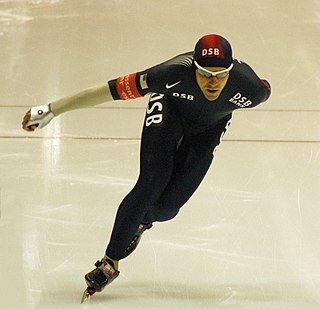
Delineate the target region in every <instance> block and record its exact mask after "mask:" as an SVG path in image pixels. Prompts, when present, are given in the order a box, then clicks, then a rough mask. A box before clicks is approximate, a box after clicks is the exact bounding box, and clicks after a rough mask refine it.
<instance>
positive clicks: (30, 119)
mask: <svg viewBox="0 0 320 309" xmlns="http://www.w3.org/2000/svg"><path fill="white" fill-rule="evenodd" d="M53 118H54V115H53V113H52V112H51V110H50V106H49V105H41V106H36V107H32V108H31V109H30V110H28V111H27V113H26V114H25V116H24V117H23V120H22V128H23V129H24V130H26V131H28V132H33V131H34V130H35V129H36V128H39V129H41V128H43V127H45V126H46V125H47V124H48V123H49V122H50V121H51V120H52V119H53Z"/></svg>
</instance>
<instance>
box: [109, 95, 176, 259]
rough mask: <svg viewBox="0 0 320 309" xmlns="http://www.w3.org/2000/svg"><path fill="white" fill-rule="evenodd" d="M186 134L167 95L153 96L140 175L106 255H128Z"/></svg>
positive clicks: (124, 203)
mask: <svg viewBox="0 0 320 309" xmlns="http://www.w3.org/2000/svg"><path fill="white" fill-rule="evenodd" d="M181 136H182V125H181V123H180V120H179V118H178V117H177V115H176V113H175V111H174V109H173V107H172V105H171V104H168V102H167V98H166V97H164V96H162V95H158V94H154V95H152V96H151V99H150V102H149V106H148V112H147V114H146V119H145V125H144V128H143V133H142V138H141V149H140V175H139V178H138V181H137V183H136V185H135V186H134V188H133V189H132V191H131V192H130V193H129V194H128V195H127V196H126V197H125V198H124V200H123V201H122V202H121V204H120V207H119V209H118V212H117V216H116V220H115V224H114V227H113V231H112V235H111V239H110V243H109V245H108V247H107V250H106V254H107V256H109V257H111V258H112V259H113V260H120V259H122V258H124V257H126V255H127V254H126V253H125V250H126V248H127V246H128V245H129V244H130V242H131V241H132V238H133V237H134V235H135V233H136V231H137V229H138V227H139V224H140V223H141V222H143V218H144V217H145V215H146V213H147V211H148V209H149V208H150V207H151V206H152V205H154V204H155V202H156V201H157V200H158V199H159V197H160V196H161V194H162V193H163V190H164V189H165V188H166V186H167V184H168V183H169V181H170V178H171V176H172V171H173V166H174V155H175V151H176V148H177V144H178V142H179V140H180V139H181Z"/></svg>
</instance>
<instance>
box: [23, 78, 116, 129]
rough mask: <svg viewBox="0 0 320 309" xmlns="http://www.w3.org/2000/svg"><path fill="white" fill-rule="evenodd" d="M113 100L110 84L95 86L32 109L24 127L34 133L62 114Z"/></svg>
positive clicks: (24, 120)
mask: <svg viewBox="0 0 320 309" xmlns="http://www.w3.org/2000/svg"><path fill="white" fill-rule="evenodd" d="M111 100H113V98H112V95H111V92H110V89H109V85H108V83H105V84H103V85H98V86H94V87H91V88H88V89H85V90H83V91H81V92H79V93H76V94H74V95H71V96H68V97H64V98H62V99H60V100H57V101H55V102H52V103H50V104H49V105H42V106H36V107H33V108H31V110H29V111H28V112H27V113H26V115H25V116H24V118H23V121H22V127H23V129H24V130H26V131H34V130H35V129H36V128H37V127H39V128H43V127H44V126H46V125H47V124H48V123H49V122H50V121H51V120H52V119H53V118H54V117H56V116H59V115H60V114H62V113H65V112H68V111H71V110H75V109H80V108H87V107H90V106H95V105H98V104H101V103H104V102H107V101H111Z"/></svg>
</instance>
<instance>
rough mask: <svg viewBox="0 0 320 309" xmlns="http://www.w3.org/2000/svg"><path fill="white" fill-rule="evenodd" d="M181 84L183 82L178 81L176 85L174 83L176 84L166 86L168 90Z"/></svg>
mask: <svg viewBox="0 0 320 309" xmlns="http://www.w3.org/2000/svg"><path fill="white" fill-rule="evenodd" d="M180 83H181V80H180V81H178V82H176V83H174V84H171V85H169V84H166V88H167V89H171V88H173V87H175V86H177V85H178V84H180Z"/></svg>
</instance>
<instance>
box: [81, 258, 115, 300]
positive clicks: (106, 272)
mask: <svg viewBox="0 0 320 309" xmlns="http://www.w3.org/2000/svg"><path fill="white" fill-rule="evenodd" d="M94 265H95V266H96V268H95V269H94V270H92V271H90V272H89V273H87V274H86V275H85V277H84V278H85V280H86V283H87V285H88V287H87V289H86V290H85V291H84V293H83V296H82V299H81V304H82V303H83V302H84V301H85V300H87V299H88V298H89V297H90V296H92V295H93V294H94V293H96V292H101V291H102V290H103V289H104V288H105V287H106V286H107V285H108V284H110V283H111V282H112V281H113V280H114V279H116V278H117V277H118V276H119V274H120V272H119V271H118V270H116V269H115V268H114V264H113V262H112V261H111V260H110V259H108V258H107V257H106V256H104V257H103V258H102V259H101V261H97V262H96V263H95V264H94Z"/></svg>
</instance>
